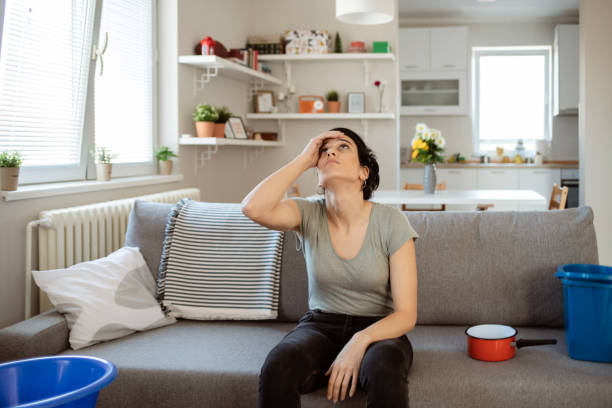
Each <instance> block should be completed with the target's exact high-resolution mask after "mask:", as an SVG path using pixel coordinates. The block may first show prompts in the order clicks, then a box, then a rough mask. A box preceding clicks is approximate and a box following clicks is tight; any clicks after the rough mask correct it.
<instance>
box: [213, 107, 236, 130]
mask: <svg viewBox="0 0 612 408" xmlns="http://www.w3.org/2000/svg"><path fill="white" fill-rule="evenodd" d="M217 113H218V114H219V118H218V119H217V120H216V121H215V137H225V123H226V122H227V121H228V120H229V118H230V117H231V116H232V112H230V111H229V109H228V108H227V106H223V107H221V108H217Z"/></svg>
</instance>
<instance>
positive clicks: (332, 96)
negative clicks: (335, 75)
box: [325, 89, 338, 102]
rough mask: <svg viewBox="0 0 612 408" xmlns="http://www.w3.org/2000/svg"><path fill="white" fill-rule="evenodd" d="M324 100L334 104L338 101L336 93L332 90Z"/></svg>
mask: <svg viewBox="0 0 612 408" xmlns="http://www.w3.org/2000/svg"><path fill="white" fill-rule="evenodd" d="M325 98H326V99H327V100H328V101H330V102H336V101H338V92H337V91H335V90H333V89H332V90H331V91H329V92H328V93H327V94H326V95H325Z"/></svg>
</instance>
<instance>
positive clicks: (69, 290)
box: [32, 247, 176, 350]
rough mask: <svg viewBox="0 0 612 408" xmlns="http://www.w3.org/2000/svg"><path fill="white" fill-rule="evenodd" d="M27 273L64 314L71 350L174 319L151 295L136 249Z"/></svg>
mask: <svg viewBox="0 0 612 408" xmlns="http://www.w3.org/2000/svg"><path fill="white" fill-rule="evenodd" d="M32 274H33V276H34V281H35V282H36V284H37V285H38V286H39V287H40V288H41V289H42V290H44V291H45V292H47V295H48V296H49V300H51V303H53V306H55V308H56V309H57V310H58V311H59V312H60V313H62V314H63V315H64V317H65V318H66V322H67V324H68V329H69V330H70V347H72V348H73V349H74V350H78V349H80V348H83V347H87V346H90V345H92V344H96V343H99V342H101V341H106V340H112V339H116V338H119V337H123V336H127V335H128V334H131V333H134V332H135V331H144V330H148V329H154V328H156V327H161V326H165V325H168V324H172V323H175V322H176V319H175V318H174V317H170V316H166V315H165V314H164V312H163V311H162V309H161V306H160V305H159V303H158V302H157V300H155V296H154V294H155V290H156V288H155V280H154V279H153V276H152V275H151V272H149V268H148V266H147V264H146V262H145V260H144V258H143V257H142V254H141V253H140V250H139V249H138V248H133V247H123V248H120V249H118V250H116V251H115V252H113V253H111V254H109V255H108V256H107V257H105V258H100V259H96V260H94V261H88V262H82V263H79V264H76V265H72V266H70V267H69V268H66V269H52V270H47V271H32Z"/></svg>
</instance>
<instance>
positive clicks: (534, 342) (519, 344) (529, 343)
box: [512, 339, 557, 349]
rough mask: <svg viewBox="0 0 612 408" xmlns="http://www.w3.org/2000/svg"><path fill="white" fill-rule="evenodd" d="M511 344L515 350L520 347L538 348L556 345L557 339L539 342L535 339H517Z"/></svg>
mask: <svg viewBox="0 0 612 408" xmlns="http://www.w3.org/2000/svg"><path fill="white" fill-rule="evenodd" d="M512 343H514V345H515V346H516V348H517V349H519V348H521V347H528V346H540V345H543V344H557V339H541V340H536V339H532V340H525V339H518V340H517V341H514V342H512Z"/></svg>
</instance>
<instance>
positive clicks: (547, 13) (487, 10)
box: [398, 0, 580, 22]
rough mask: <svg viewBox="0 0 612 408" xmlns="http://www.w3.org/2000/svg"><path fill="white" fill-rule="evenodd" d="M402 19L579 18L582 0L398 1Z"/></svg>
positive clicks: (512, 19)
mask: <svg viewBox="0 0 612 408" xmlns="http://www.w3.org/2000/svg"><path fill="white" fill-rule="evenodd" d="M398 1H399V19H400V21H401V22H402V21H403V22H427V21H442V20H444V21H449V20H450V21H465V22H491V21H572V20H573V21H576V22H577V21H578V9H579V3H580V0H496V1H493V2H491V1H490V0H489V2H479V1H477V0H398Z"/></svg>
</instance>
